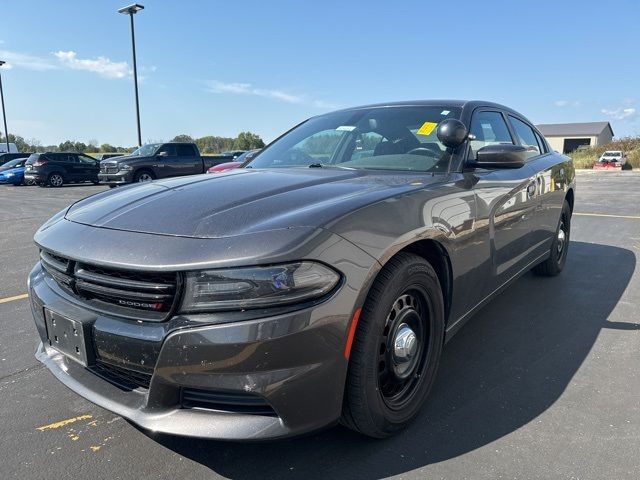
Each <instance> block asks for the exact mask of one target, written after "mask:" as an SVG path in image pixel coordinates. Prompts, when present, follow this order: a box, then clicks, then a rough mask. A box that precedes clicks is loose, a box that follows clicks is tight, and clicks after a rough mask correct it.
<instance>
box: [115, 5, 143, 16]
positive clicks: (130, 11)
mask: <svg viewBox="0 0 640 480" xmlns="http://www.w3.org/2000/svg"><path fill="white" fill-rule="evenodd" d="M143 9H144V7H143V6H142V5H140V4H139V3H134V4H133V5H129V6H128V7H122V8H121V9H120V10H118V13H124V14H125V15H133V14H134V13H138V12H139V11H140V10H143Z"/></svg>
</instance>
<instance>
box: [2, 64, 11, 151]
mask: <svg viewBox="0 0 640 480" xmlns="http://www.w3.org/2000/svg"><path fill="white" fill-rule="evenodd" d="M5 63H7V62H4V61H2V60H0V67H1V66H2V65H4V64H5ZM0 101H1V102H2V119H3V120H4V139H5V141H6V142H7V153H9V131H8V130H7V111H6V110H5V109H4V92H3V91H2V75H1V74H0Z"/></svg>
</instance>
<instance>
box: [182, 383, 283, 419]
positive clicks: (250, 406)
mask: <svg viewBox="0 0 640 480" xmlns="http://www.w3.org/2000/svg"><path fill="white" fill-rule="evenodd" d="M181 404H182V408H202V409H206V410H216V411H222V412H229V413H242V414H245V415H263V416H268V417H276V416H277V414H276V412H275V411H274V410H273V408H272V407H271V405H269V404H268V403H267V401H266V400H265V399H264V398H262V397H259V396H258V395H254V394H251V393H244V392H233V393H231V392H220V391H213V390H204V389H200V388H183V389H182V401H181Z"/></svg>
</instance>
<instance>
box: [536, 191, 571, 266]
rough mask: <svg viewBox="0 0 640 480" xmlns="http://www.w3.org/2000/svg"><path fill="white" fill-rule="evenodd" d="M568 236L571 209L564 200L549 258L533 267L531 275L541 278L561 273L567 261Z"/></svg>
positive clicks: (569, 232)
mask: <svg viewBox="0 0 640 480" xmlns="http://www.w3.org/2000/svg"><path fill="white" fill-rule="evenodd" d="M570 234H571V207H570V206H569V202H567V201H566V200H565V201H564V205H562V212H561V213H560V220H558V227H557V228H556V234H555V236H554V238H553V242H552V243H551V249H550V250H551V251H550V255H549V258H547V259H546V260H545V261H544V262H542V263H539V264H538V265H536V266H535V267H533V269H532V270H533V273H535V274H536V275H541V276H543V277H555V276H556V275H558V274H559V273H560V272H561V271H562V269H563V268H564V264H565V263H566V261H567V253H568V251H569V237H570Z"/></svg>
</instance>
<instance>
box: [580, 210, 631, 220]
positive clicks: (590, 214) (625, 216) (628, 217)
mask: <svg viewBox="0 0 640 480" xmlns="http://www.w3.org/2000/svg"><path fill="white" fill-rule="evenodd" d="M573 214H574V215H580V216H582V217H608V218H627V219H630V220H640V216H638V215H611V214H608V213H576V212H574V213H573Z"/></svg>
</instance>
